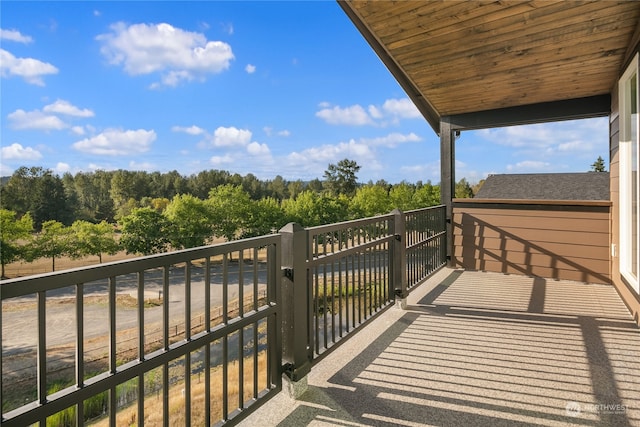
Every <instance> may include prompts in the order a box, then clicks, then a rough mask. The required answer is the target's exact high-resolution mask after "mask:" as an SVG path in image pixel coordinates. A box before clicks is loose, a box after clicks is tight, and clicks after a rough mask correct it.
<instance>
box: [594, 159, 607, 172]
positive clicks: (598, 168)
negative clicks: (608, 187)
mask: <svg viewBox="0 0 640 427" xmlns="http://www.w3.org/2000/svg"><path fill="white" fill-rule="evenodd" d="M591 170H592V171H593V172H605V171H606V168H605V165H604V159H603V158H602V156H598V158H597V159H596V161H595V162H593V164H592V165H591Z"/></svg>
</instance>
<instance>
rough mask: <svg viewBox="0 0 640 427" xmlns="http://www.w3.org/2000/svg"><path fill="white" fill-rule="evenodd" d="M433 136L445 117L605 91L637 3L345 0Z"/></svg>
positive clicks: (628, 40)
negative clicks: (421, 115)
mask: <svg viewBox="0 0 640 427" xmlns="http://www.w3.org/2000/svg"><path fill="white" fill-rule="evenodd" d="M339 3H340V5H341V6H342V8H343V9H344V10H345V12H346V13H347V15H348V16H349V17H350V18H351V19H352V21H353V22H354V24H355V25H356V26H357V27H358V29H359V30H360V32H361V33H362V34H363V36H364V37H365V38H366V39H367V40H368V41H369V43H370V44H371V46H372V47H373V48H374V50H375V51H376V52H377V53H378V55H379V56H380V58H381V59H382V60H383V62H384V63H385V64H386V65H387V67H388V68H389V69H390V71H391V72H392V73H393V74H394V76H395V77H396V79H398V81H399V82H400V84H401V85H402V86H403V88H404V89H405V90H406V91H407V94H408V95H409V97H411V99H412V100H413V101H414V102H415V103H416V105H417V106H418V108H419V109H420V110H421V111H422V113H423V114H424V115H425V117H426V118H427V120H429V122H430V123H431V125H432V126H433V127H434V129H435V128H436V126H437V122H439V118H440V117H441V116H451V115H457V114H463V113H470V112H478V111H485V110H494V109H500V108H507V107H514V106H522V105H529V104H537V103H546V102H553V101H559V100H568V99H576V98H583V97H590V96H594V95H602V94H608V93H610V92H611V90H612V88H613V87H614V85H615V83H616V81H617V79H618V77H619V75H620V72H621V69H622V67H623V66H624V63H625V61H627V60H628V59H629V58H630V56H631V54H632V49H631V48H632V47H633V46H634V45H635V44H636V43H638V38H639V34H638V33H639V28H640V27H639V20H640V2H636V1H620V2H616V1H567V0H560V1H550V0H540V1H514V0H500V1H456V0H445V1H433V0H421V1H375V0H374V1H361V0H345V1H343V0H339Z"/></svg>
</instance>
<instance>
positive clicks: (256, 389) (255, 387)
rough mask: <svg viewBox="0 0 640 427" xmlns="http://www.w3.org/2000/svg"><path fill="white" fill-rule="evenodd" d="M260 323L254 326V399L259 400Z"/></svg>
mask: <svg viewBox="0 0 640 427" xmlns="http://www.w3.org/2000/svg"><path fill="white" fill-rule="evenodd" d="M258 344H259V343H258V322H255V323H254V324H253V399H254V400H256V399H258V370H259V367H258V363H259V360H258V352H259V350H260V347H259V345H258Z"/></svg>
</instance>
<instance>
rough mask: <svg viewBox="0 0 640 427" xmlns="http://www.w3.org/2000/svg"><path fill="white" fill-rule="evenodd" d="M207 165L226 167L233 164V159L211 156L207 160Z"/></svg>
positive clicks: (227, 156) (226, 156) (225, 156)
mask: <svg viewBox="0 0 640 427" xmlns="http://www.w3.org/2000/svg"><path fill="white" fill-rule="evenodd" d="M209 163H211V164H212V165H214V166H220V165H226V164H229V163H233V157H231V156H229V155H228V154H227V155H224V156H213V157H211V158H210V159H209Z"/></svg>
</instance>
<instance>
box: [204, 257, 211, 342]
mask: <svg viewBox="0 0 640 427" xmlns="http://www.w3.org/2000/svg"><path fill="white" fill-rule="evenodd" d="M204 268H205V270H204V330H205V331H207V332H210V331H211V258H210V257H207V258H206V259H205V261H204Z"/></svg>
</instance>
